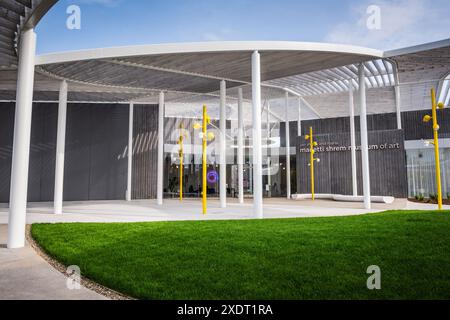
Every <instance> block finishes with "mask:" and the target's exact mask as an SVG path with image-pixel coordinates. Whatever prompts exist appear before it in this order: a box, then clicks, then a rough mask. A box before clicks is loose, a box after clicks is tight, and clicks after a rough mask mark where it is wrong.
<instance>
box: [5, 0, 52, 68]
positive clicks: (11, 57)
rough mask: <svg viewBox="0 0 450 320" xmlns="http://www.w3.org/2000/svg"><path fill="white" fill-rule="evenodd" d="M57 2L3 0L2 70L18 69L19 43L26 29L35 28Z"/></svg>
mask: <svg viewBox="0 0 450 320" xmlns="http://www.w3.org/2000/svg"><path fill="white" fill-rule="evenodd" d="M56 1H57V0H1V3H0V70H1V69H14V68H16V67H17V55H16V50H17V43H18V41H19V38H20V33H21V31H22V30H24V29H28V28H34V27H35V26H36V24H37V23H38V22H39V20H40V19H41V18H42V17H43V16H44V15H45V13H47V11H48V10H49V9H50V8H51V7H52V6H53V5H54V4H55V3H56Z"/></svg>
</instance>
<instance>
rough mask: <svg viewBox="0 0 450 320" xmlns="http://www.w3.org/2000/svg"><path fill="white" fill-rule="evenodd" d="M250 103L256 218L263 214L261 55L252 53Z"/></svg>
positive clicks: (254, 210) (256, 52) (254, 209)
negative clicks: (251, 106)
mask: <svg viewBox="0 0 450 320" xmlns="http://www.w3.org/2000/svg"><path fill="white" fill-rule="evenodd" d="M252 100H253V101H252V104H253V108H252V109H253V110H252V111H253V112H252V113H253V115H252V125H253V212H254V216H255V218H257V219H262V218H263V217H264V214H263V185H262V184H263V181H262V147H261V138H262V135H261V56H260V54H259V52H258V51H255V52H253V55H252Z"/></svg>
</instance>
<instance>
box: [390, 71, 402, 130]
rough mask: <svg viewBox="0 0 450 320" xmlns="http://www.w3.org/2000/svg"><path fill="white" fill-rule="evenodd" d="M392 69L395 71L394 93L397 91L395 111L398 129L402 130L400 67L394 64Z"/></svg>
mask: <svg viewBox="0 0 450 320" xmlns="http://www.w3.org/2000/svg"><path fill="white" fill-rule="evenodd" d="M392 68H393V70H394V81H395V86H394V91H395V111H396V113H397V129H398V130H401V129H402V104H401V95H400V78H399V76H398V67H397V64H395V63H392Z"/></svg>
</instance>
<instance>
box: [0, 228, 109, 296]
mask: <svg viewBox="0 0 450 320" xmlns="http://www.w3.org/2000/svg"><path fill="white" fill-rule="evenodd" d="M6 236H7V226H6V225H0V300H104V299H106V298H105V297H103V296H101V295H99V294H97V293H95V292H93V291H91V290H88V289H86V288H81V289H80V290H69V289H68V288H67V286H66V280H67V278H66V277H65V276H64V275H63V274H61V273H60V272H59V271H57V270H56V269H54V268H53V267H51V266H50V265H49V264H48V263H47V262H46V261H45V260H44V259H43V258H41V257H40V256H38V254H37V253H36V252H35V251H34V250H33V249H32V248H31V247H30V246H29V245H27V246H26V247H25V248H23V249H18V250H9V249H6V239H7V238H6Z"/></svg>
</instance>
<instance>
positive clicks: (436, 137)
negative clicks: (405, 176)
mask: <svg viewBox="0 0 450 320" xmlns="http://www.w3.org/2000/svg"><path fill="white" fill-rule="evenodd" d="M437 108H439V109H444V104H443V103H442V102H439V103H436V91H435V90H434V88H432V89H431V112H432V113H431V116H430V115H428V114H427V115H425V117H423V122H425V123H428V122H430V121H431V120H433V141H428V143H430V144H432V145H433V146H434V155H435V161H436V185H437V197H438V207H439V210H442V184H441V161H440V159H439V124H438V121H437Z"/></svg>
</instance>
